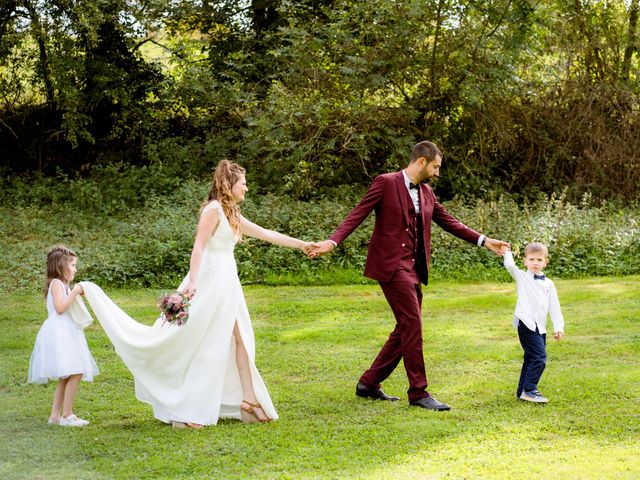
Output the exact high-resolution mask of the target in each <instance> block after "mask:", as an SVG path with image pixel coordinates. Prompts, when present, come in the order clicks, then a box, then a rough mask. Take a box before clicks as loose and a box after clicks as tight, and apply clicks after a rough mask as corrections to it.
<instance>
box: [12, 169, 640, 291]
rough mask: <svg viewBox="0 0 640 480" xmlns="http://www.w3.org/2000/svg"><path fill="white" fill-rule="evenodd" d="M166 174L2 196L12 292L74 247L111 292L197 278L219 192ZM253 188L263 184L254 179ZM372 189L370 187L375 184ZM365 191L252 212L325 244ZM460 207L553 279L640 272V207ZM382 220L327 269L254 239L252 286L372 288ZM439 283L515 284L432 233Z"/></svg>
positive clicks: (249, 243)
mask: <svg viewBox="0 0 640 480" xmlns="http://www.w3.org/2000/svg"><path fill="white" fill-rule="evenodd" d="M178 173H179V172H175V171H171V170H168V169H166V170H165V169H163V168H160V166H158V165H156V166H155V167H154V168H153V169H152V168H136V169H129V170H126V171H125V172H122V171H118V170H114V169H100V170H97V171H96V172H95V175H94V177H93V180H86V179H78V180H71V179H69V178H67V177H65V176H60V177H58V178H57V179H55V180H54V179H51V178H50V177H44V178H41V179H32V180H31V181H30V182H29V183H24V182H22V181H21V180H17V181H15V182H14V183H13V184H9V185H4V188H2V190H1V191H2V196H0V199H1V200H2V202H1V203H2V204H3V205H6V206H5V207H3V208H2V209H0V227H1V228H2V229H3V232H5V234H4V235H3V236H2V238H1V239H0V248H2V250H3V252H4V258H5V261H4V262H3V264H2V267H1V268H2V271H1V272H0V273H1V275H0V278H1V279H2V280H1V282H2V283H1V285H2V286H3V287H7V288H32V289H38V288H39V286H40V284H41V283H42V275H43V265H44V258H45V252H46V249H47V248H48V247H49V246H51V245H53V244H55V243H59V242H63V243H68V244H69V245H70V246H71V247H72V248H74V249H75V250H76V251H77V252H78V254H79V260H80V262H79V264H80V273H79V276H80V278H84V279H88V280H92V281H95V282H97V283H99V284H103V285H140V286H158V287H163V288H169V287H170V286H171V285H174V286H176V285H177V284H178V283H179V281H180V280H181V279H182V277H183V276H184V275H185V274H186V272H187V270H188V264H189V256H190V253H191V248H192V245H193V238H194V234H195V226H196V221H197V214H198V211H199V207H200V202H201V199H203V198H204V197H205V195H206V191H207V185H206V184H204V183H200V182H195V181H183V180H182V179H181V178H180V177H179V175H178ZM249 185H250V188H251V185H252V182H251V179H250V181H249ZM363 188H364V185H363ZM359 193H360V192H353V191H347V190H342V191H341V190H335V191H334V192H333V194H332V195H331V196H329V195H327V196H326V197H323V198H319V199H317V200H315V201H313V202H306V201H300V200H294V199H292V198H291V197H286V196H283V195H280V196H275V195H270V194H266V195H255V194H252V192H251V191H250V192H249V196H248V199H247V200H246V201H245V203H244V204H243V206H242V209H243V213H244V215H245V216H246V217H247V218H249V219H250V220H252V221H254V222H256V223H258V224H260V225H262V226H264V227H266V228H269V229H273V230H277V231H280V232H283V233H287V234H289V235H292V236H294V237H298V238H303V239H305V240H310V241H315V240H322V239H324V238H327V237H328V236H329V234H330V233H331V232H333V230H334V229H335V228H336V227H337V225H338V224H339V223H340V221H341V220H342V219H343V218H344V217H345V216H346V214H347V213H348V212H349V211H350V209H351V208H352V207H353V205H355V203H356V202H357V200H358V195H359ZM445 205H446V207H447V208H448V210H449V211H450V212H451V213H452V214H454V215H456V216H457V217H458V218H460V219H461V220H462V221H463V222H465V223H466V224H467V225H469V226H471V227H473V228H476V229H477V230H479V231H481V232H484V233H486V234H488V235H490V236H493V237H495V238H501V239H504V240H508V241H510V242H511V243H512V245H513V247H514V250H516V251H518V250H520V251H522V250H523V247H524V245H525V244H526V243H527V242H530V241H542V242H545V243H547V244H548V245H549V250H550V254H551V261H550V264H549V266H548V269H547V270H548V272H549V273H550V274H551V275H552V276H554V277H555V276H558V277H577V276H585V275H627V274H633V273H640V261H639V259H640V218H638V209H637V208H633V207H632V206H627V207H622V206H620V205H616V204H609V203H606V202H604V203H598V202H594V201H592V200H591V199H590V198H589V197H584V199H583V201H582V203H580V204H577V205H576V204H572V203H569V202H568V201H567V197H566V196H564V195H559V196H556V195H552V196H551V197H546V196H544V195H540V196H539V197H538V198H537V199H535V201H532V202H524V203H519V202H517V201H516V200H515V199H514V198H512V197H510V196H500V197H496V198H493V199H490V200H470V201H465V200H462V199H455V200H452V201H449V202H445ZM372 226H373V215H372V216H371V217H370V218H369V219H367V221H366V222H365V224H363V225H362V226H361V227H360V228H359V229H358V230H356V232H354V233H353V234H352V235H351V236H350V237H349V238H348V239H347V240H346V241H345V242H344V243H343V244H342V245H341V246H340V248H339V249H337V250H336V251H335V252H333V253H332V254H331V255H329V256H326V257H322V258H320V259H318V260H316V261H310V260H308V259H306V258H305V257H304V256H303V254H302V253H301V252H298V251H293V250H290V249H284V248H280V247H275V246H271V245H269V244H266V243H264V242H260V241H257V240H254V239H245V241H243V242H242V243H240V244H239V245H238V246H237V247H236V258H237V263H238V268H239V271H240V274H241V277H242V280H243V282H244V283H255V282H257V283H272V284H280V283H293V284H318V283H322V284H332V283H345V282H346V283H353V282H365V281H367V280H365V279H364V277H362V275H361V271H362V269H363V266H364V262H365V259H366V253H367V246H368V240H369V236H370V234H371V230H372ZM432 236H433V242H432V265H431V277H432V278H436V279H438V278H456V279H461V280H462V279H465V280H480V279H503V280H508V277H507V275H506V273H505V271H504V269H503V267H502V261H501V259H500V258H497V257H495V256H494V255H493V254H491V253H489V252H488V251H487V250H486V249H480V248H476V247H473V246H471V245H469V244H467V243H465V242H463V241H462V240H459V239H457V238H455V237H453V236H451V235H449V234H447V233H445V232H444V231H443V230H441V229H440V228H439V227H437V226H436V225H434V226H433V228H432Z"/></svg>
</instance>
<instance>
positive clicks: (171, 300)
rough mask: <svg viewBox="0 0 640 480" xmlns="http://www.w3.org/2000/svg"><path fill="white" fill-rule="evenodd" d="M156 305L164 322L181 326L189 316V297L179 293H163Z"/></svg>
mask: <svg viewBox="0 0 640 480" xmlns="http://www.w3.org/2000/svg"><path fill="white" fill-rule="evenodd" d="M158 307H159V308H160V313H161V315H160V316H161V317H162V318H163V319H164V322H162V324H163V325H164V323H165V322H169V323H172V324H174V325H177V326H179V327H180V326H182V325H184V324H185V323H187V319H188V318H189V298H188V297H187V296H186V295H184V294H182V293H180V292H173V293H165V294H164V295H163V296H161V297H160V299H159V300H158Z"/></svg>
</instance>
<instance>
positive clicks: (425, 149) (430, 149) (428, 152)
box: [411, 140, 442, 163]
mask: <svg viewBox="0 0 640 480" xmlns="http://www.w3.org/2000/svg"><path fill="white" fill-rule="evenodd" d="M438 156H439V157H440V158H442V152H441V151H440V149H439V148H438V147H436V145H435V143H433V142H429V141H427V140H425V141H424V142H420V143H416V144H415V145H414V146H413V149H412V150H411V163H413V162H415V161H416V160H417V159H419V158H420V157H424V158H426V159H427V163H429V162H432V161H433V160H435V159H436V157H438Z"/></svg>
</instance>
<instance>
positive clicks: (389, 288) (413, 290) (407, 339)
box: [360, 269, 429, 402]
mask: <svg viewBox="0 0 640 480" xmlns="http://www.w3.org/2000/svg"><path fill="white" fill-rule="evenodd" d="M380 286H381V287H382V291H383V292H384V296H385V297H386V299H387V302H388V303H389V306H391V310H393V314H394V315H395V317H396V327H395V329H394V330H393V332H391V335H389V338H388V339H387V341H386V342H385V344H384V346H383V347H382V350H380V353H378V356H377V357H376V359H375V360H374V361H373V364H372V365H371V367H370V368H369V369H368V370H367V371H366V372H364V373H363V374H362V376H361V377H360V383H362V384H364V385H366V386H368V387H370V388H380V384H381V383H382V382H383V381H384V380H385V379H386V378H387V377H389V375H391V373H392V372H393V371H394V370H395V368H396V367H397V366H398V363H400V359H402V360H403V361H404V368H405V370H406V371H407V377H408V378H409V390H408V391H407V393H408V396H409V401H410V402H415V401H416V400H419V399H421V398H424V397H428V396H429V393H428V392H427V374H426V371H425V367H424V356H423V354H422V286H421V285H420V280H419V279H418V274H417V272H416V271H415V270H405V269H399V270H398V271H397V272H396V273H395V274H394V276H393V278H392V279H391V280H390V281H389V282H380Z"/></svg>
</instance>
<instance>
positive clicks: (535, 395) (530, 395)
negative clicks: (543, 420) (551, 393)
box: [520, 390, 549, 403]
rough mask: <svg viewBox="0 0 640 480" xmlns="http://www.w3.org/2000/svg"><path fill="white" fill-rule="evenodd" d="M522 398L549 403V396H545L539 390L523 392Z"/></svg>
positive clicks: (528, 400)
mask: <svg viewBox="0 0 640 480" xmlns="http://www.w3.org/2000/svg"><path fill="white" fill-rule="evenodd" d="M520 400H525V401H527V402H533V403H549V399H548V398H547V397H543V396H542V394H541V393H540V392H539V391H538V390H533V391H531V392H527V391H524V392H522V394H521V395H520Z"/></svg>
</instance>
